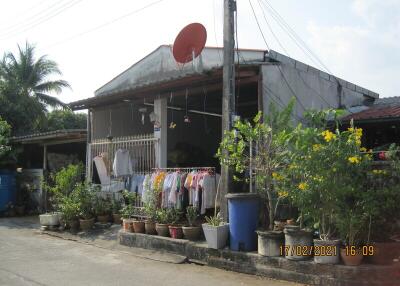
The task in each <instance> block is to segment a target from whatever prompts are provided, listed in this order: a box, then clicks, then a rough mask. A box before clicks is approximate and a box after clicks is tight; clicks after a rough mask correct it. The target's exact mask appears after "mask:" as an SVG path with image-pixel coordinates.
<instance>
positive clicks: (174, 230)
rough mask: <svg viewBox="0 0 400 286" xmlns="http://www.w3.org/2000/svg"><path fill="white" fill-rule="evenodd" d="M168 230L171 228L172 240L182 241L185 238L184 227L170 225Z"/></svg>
mask: <svg viewBox="0 0 400 286" xmlns="http://www.w3.org/2000/svg"><path fill="white" fill-rule="evenodd" d="M168 228H169V235H170V236H171V237H172V238H176V239H182V238H183V231H182V226H180V225H170V226H169V227H168Z"/></svg>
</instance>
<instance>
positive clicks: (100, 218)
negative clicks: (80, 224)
mask: <svg viewBox="0 0 400 286" xmlns="http://www.w3.org/2000/svg"><path fill="white" fill-rule="evenodd" d="M109 220H110V216H109V215H98V216H97V221H98V222H99V223H103V224H105V223H108V221H109Z"/></svg>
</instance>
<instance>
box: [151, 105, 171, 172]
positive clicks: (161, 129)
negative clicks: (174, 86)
mask: <svg viewBox="0 0 400 286" xmlns="http://www.w3.org/2000/svg"><path fill="white" fill-rule="evenodd" d="M154 113H155V114H156V122H155V123H154V137H155V138H158V141H157V142H156V143H155V145H154V146H155V147H154V148H155V156H156V167H158V168H166V167H167V132H168V126H167V123H168V122H167V120H168V119H167V98H159V99H155V100H154Z"/></svg>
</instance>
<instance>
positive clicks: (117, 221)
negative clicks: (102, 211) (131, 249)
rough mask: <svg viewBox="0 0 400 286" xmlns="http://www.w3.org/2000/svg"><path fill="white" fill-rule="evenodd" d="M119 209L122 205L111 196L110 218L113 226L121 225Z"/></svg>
mask: <svg viewBox="0 0 400 286" xmlns="http://www.w3.org/2000/svg"><path fill="white" fill-rule="evenodd" d="M121 209H122V203H121V201H120V200H118V199H117V198H116V197H115V196H114V195H113V200H112V202H111V210H112V218H113V222H114V223H115V224H121V223H122V220H121Z"/></svg>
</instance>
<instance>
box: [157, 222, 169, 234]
mask: <svg viewBox="0 0 400 286" xmlns="http://www.w3.org/2000/svg"><path fill="white" fill-rule="evenodd" d="M156 231H157V234H158V235H159V236H165V237H168V236H169V229H168V224H163V223H156Z"/></svg>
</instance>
